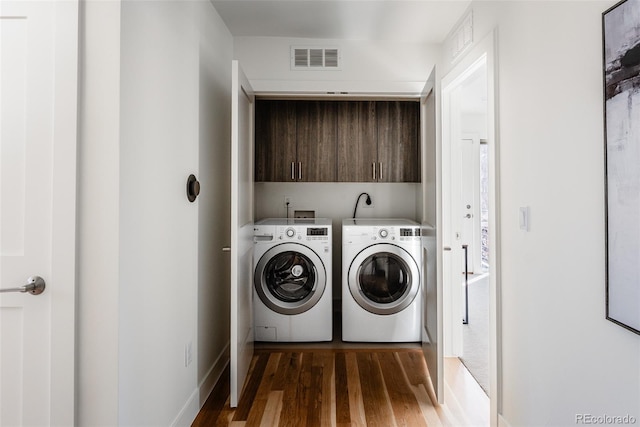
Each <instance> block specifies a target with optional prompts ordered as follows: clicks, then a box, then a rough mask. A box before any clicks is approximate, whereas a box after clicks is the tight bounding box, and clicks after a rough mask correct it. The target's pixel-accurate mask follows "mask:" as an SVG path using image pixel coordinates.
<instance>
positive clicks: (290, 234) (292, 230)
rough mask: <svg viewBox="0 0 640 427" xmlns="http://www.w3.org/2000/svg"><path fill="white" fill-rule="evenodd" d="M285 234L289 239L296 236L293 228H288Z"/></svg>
mask: <svg viewBox="0 0 640 427" xmlns="http://www.w3.org/2000/svg"><path fill="white" fill-rule="evenodd" d="M285 234H286V235H287V237H293V236H295V235H296V230H294V229H293V228H287V230H286V231H285Z"/></svg>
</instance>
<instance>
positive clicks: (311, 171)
mask: <svg viewBox="0 0 640 427" xmlns="http://www.w3.org/2000/svg"><path fill="white" fill-rule="evenodd" d="M336 107H337V105H336V103H335V102H332V101H297V102H296V110H297V132H296V134H297V135H298V144H297V149H298V165H297V166H298V168H297V172H296V173H297V177H296V178H297V180H298V181H303V182H305V181H306V182H332V181H336V179H337V173H336V165H337V161H336V119H337V108H336Z"/></svg>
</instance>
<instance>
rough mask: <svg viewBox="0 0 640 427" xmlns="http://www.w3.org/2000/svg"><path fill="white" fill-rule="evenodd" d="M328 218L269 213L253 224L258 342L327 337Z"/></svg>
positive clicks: (329, 306) (329, 296)
mask: <svg viewBox="0 0 640 427" xmlns="http://www.w3.org/2000/svg"><path fill="white" fill-rule="evenodd" d="M331 235H332V233H331V220H329V219H324V218H322V219H321V218H315V219H284V218H267V219H264V220H262V221H259V222H256V223H255V226H254V280H253V285H254V286H253V293H254V298H253V307H254V310H253V314H254V326H255V340H256V341H280V342H311V341H331V340H332V339H333V326H332V320H333V319H332V290H331V274H332V273H331V244H332V242H331Z"/></svg>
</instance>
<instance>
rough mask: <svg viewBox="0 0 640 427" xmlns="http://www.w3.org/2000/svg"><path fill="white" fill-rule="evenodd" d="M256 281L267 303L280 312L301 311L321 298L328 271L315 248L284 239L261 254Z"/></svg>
mask: <svg viewBox="0 0 640 427" xmlns="http://www.w3.org/2000/svg"><path fill="white" fill-rule="evenodd" d="M253 281H254V285H255V287H256V291H257V292H258V296H259V297H260V299H261V300H262V302H263V303H264V304H265V305H266V306H267V307H269V308H270V309H272V310H273V311H275V312H276V313H280V314H300V313H303V312H305V311H307V310H309V309H310V308H311V307H313V306H314V305H315V304H316V303H317V302H318V300H320V298H321V297H322V294H323V293H324V290H325V288H326V285H327V274H326V270H325V267H324V264H323V263H322V260H321V259H320V257H318V255H317V254H316V253H315V252H314V251H313V250H311V249H309V248H308V247H307V246H304V245H300V244H298V243H282V244H280V245H276V246H274V247H272V248H271V249H269V250H268V251H267V252H265V254H264V255H263V256H262V257H261V258H260V261H258V264H257V265H256V271H255V273H254V280H253Z"/></svg>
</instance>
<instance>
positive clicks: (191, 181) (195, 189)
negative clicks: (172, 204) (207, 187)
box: [187, 174, 200, 202]
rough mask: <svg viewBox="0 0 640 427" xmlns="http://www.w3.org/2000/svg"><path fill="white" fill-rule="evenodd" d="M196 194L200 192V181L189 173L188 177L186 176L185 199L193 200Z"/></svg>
mask: <svg viewBox="0 0 640 427" xmlns="http://www.w3.org/2000/svg"><path fill="white" fill-rule="evenodd" d="M198 194H200V183H199V182H198V180H197V179H196V176H195V175H194V174H191V175H189V178H187V199H189V201H190V202H193V201H194V200H196V197H198Z"/></svg>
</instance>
